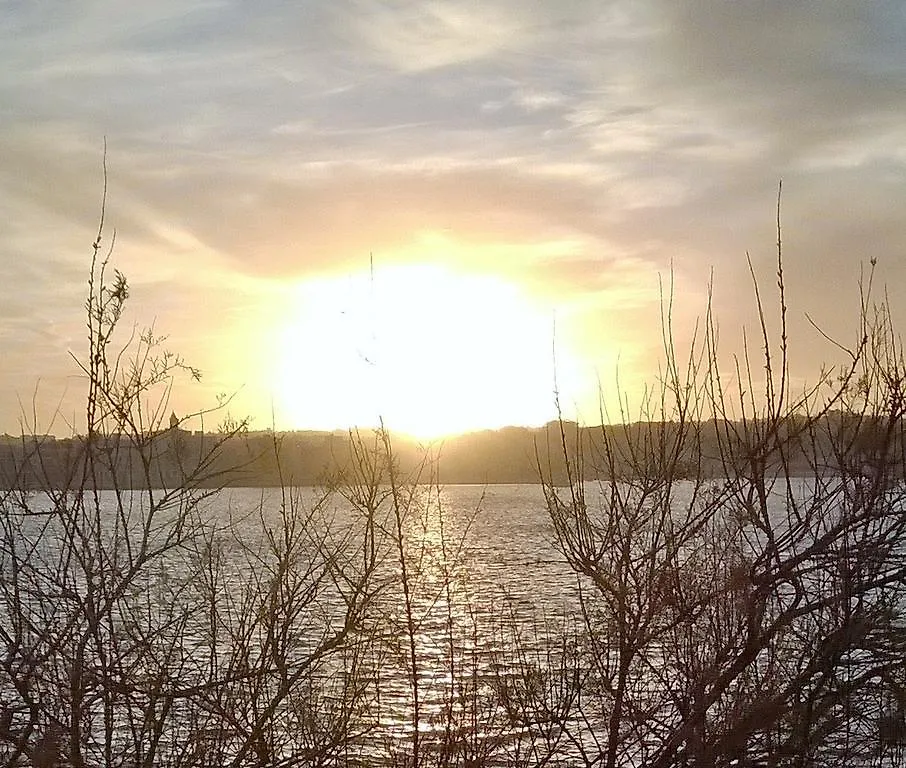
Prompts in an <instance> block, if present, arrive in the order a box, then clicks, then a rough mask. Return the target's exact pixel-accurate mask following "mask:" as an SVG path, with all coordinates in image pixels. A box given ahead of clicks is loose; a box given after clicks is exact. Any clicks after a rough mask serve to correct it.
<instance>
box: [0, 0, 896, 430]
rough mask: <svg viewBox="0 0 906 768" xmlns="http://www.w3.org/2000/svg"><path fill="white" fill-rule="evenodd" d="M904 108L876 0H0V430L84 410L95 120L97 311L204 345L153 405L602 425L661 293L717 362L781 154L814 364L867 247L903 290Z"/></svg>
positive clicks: (889, 37)
mask: <svg viewBox="0 0 906 768" xmlns="http://www.w3.org/2000/svg"><path fill="white" fill-rule="evenodd" d="M904 115H906V6H904V5H903V4H902V3H901V2H899V0H897V1H896V2H881V1H880V0H879V1H877V2H863V1H862V0H859V1H854V0H835V2H824V1H821V2H819V1H817V0H811V1H810V0H802V1H801V2H778V1H775V0H759V1H758V2H755V1H754V0H734V1H732V2H731V1H729V0H727V1H725V2H718V1H717V0H713V1H711V2H707V1H705V0H689V2H677V1H676V0H638V1H633V2H630V1H628V0H627V1H620V0H617V1H613V2H607V1H606V0H595V1H594V2H591V1H589V2H585V1H584V0H561V1H560V2H557V3H553V2H539V1H538V0H485V1H484V2H481V3H478V2H474V0H473V1H471V2H468V1H467V0H433V1H432V0H426V1H424V2H378V1H377V0H304V1H300V2H295V3H291V2H275V1H273V0H261V1H260V2H257V3H246V2H238V0H237V1H232V0H206V1H204V2H196V1H194V0H179V2H176V0H159V2H155V3H145V4H136V3H132V2H113V1H112V0H94V1H86V0H69V1H68V2H65V3H63V2H45V3H32V2H25V0H7V2H4V3H2V5H0V210H2V211H3V212H4V216H3V224H2V226H0V284H2V285H3V286H4V289H5V290H4V292H3V300H2V302H0V359H2V361H3V375H2V377H0V432H4V431H5V432H9V433H19V432H20V431H21V430H22V429H23V428H26V429H32V428H37V429H38V431H41V432H44V431H47V432H54V433H56V434H61V433H67V432H69V431H72V430H78V429H80V428H82V427H81V424H82V423H83V418H84V417H83V416H82V415H81V414H82V412H83V411H84V406H83V404H82V398H83V397H84V386H85V381H84V377H83V376H81V375H80V371H79V368H78V365H77V362H76V361H77V360H84V359H85V350H86V341H85V319H84V302H85V298H86V290H87V289H86V280H87V272H88V265H89V259H90V255H91V243H92V241H93V239H94V236H95V234H96V231H97V225H98V215H99V211H100V205H101V197H102V190H103V171H102V164H103V156H104V144H105V141H106V148H107V149H106V162H107V182H108V197H107V203H106V238H107V239H105V241H104V242H105V243H109V242H110V237H111V236H112V235H113V233H114V231H115V236H116V240H115V246H114V249H113V253H112V255H111V263H112V265H113V266H115V267H116V268H118V269H120V270H121V271H122V272H123V273H124V274H125V275H126V276H127V278H128V280H129V284H130V299H129V302H128V311H127V313H126V316H125V317H124V318H123V320H122V321H121V322H122V325H123V328H124V330H125V331H126V336H128V334H129V333H131V330H132V329H134V328H135V329H140V328H144V327H146V326H153V328H154V332H155V334H158V335H160V336H165V337H166V339H165V341H163V342H162V345H161V348H162V349H163V348H165V349H168V350H172V351H175V352H178V353H179V354H180V355H181V356H182V357H183V358H185V360H186V361H187V362H188V363H190V364H191V365H193V366H196V367H198V368H199V369H200V370H201V371H202V379H201V381H200V382H194V383H193V382H191V381H187V380H185V377H179V376H177V377H176V379H175V381H174V385H173V388H172V390H171V391H170V394H169V401H168V402H167V403H166V406H165V407H166V409H168V410H169V409H171V410H173V411H175V412H177V414H178V415H179V416H180V417H182V416H187V415H188V414H190V413H193V412H195V411H197V410H200V409H204V408H207V407H210V406H213V405H216V404H217V403H218V402H220V401H221V400H222V398H224V397H226V401H225V405H224V406H223V407H222V408H220V409H219V410H217V411H215V412H213V413H211V414H209V415H208V416H207V417H206V419H207V421H205V422H204V427H205V428H210V427H213V425H215V424H216V423H217V422H218V420H223V419H225V418H233V419H237V418H245V417H249V418H250V419H251V424H252V426H253V427H254V428H267V427H272V426H274V427H277V428H278V429H284V428H317V429H331V428H345V427H348V426H352V425H354V424H357V425H359V426H366V425H368V424H369V423H374V420H375V418H376V416H379V417H381V418H384V419H385V420H386V421H387V422H388V424H389V425H390V426H397V427H399V428H400V429H402V430H403V431H410V432H412V433H421V434H424V435H432V434H442V433H444V432H449V431H457V430H461V429H473V428H480V427H496V426H501V425H503V424H538V423H543V422H544V421H546V420H547V419H548V418H551V417H552V416H553V415H555V414H556V412H557V402H558V401H559V404H560V408H561V410H562V411H563V412H564V413H565V414H566V415H568V416H577V417H578V418H580V419H581V420H583V421H585V422H589V423H593V422H595V421H599V420H600V418H601V416H602V408H601V404H602V403H603V404H604V405H605V407H606V414H605V418H609V419H610V420H614V418H615V416H614V414H615V412H617V411H618V408H616V407H615V405H614V403H616V402H617V401H616V400H615V398H616V397H617V396H618V395H625V397H626V398H627V399H628V401H629V402H630V404H631V406H630V407H634V404H635V403H638V402H640V400H641V399H642V395H641V393H642V392H643V389H642V387H643V385H644V383H645V382H651V381H654V380H656V378H657V376H658V372H659V369H661V368H662V366H663V363H662V362H661V361H662V358H663V342H662V334H661V327H662V324H661V307H662V306H663V303H664V301H665V296H667V297H668V298H669V295H670V294H671V293H672V297H673V298H672V302H673V303H672V315H673V328H674V332H675V334H676V338H677V345H678V347H679V348H681V349H682V348H685V347H686V346H687V345H688V343H689V339H690V338H691V336H692V333H693V329H694V327H695V323H696V320H701V318H702V317H704V314H705V312H706V309H707V303H708V297H709V294H710V295H711V302H712V307H713V314H714V316H715V317H716V318H718V322H719V328H720V336H721V339H720V341H721V349H722V350H723V351H724V353H725V354H726V356H727V357H726V359H727V360H728V361H731V360H732V356H733V354H734V353H739V352H740V349H741V347H740V345H741V339H742V329H743V328H748V329H749V330H748V333H749V334H750V338H751V333H752V331H753V323H754V321H755V314H754V310H753V298H752V297H753V290H752V282H751V277H750V275H749V269H748V266H747V258H746V254H747V253H748V255H749V257H750V259H751V262H752V265H753V268H754V270H755V272H756V274H757V275H758V276H759V277H760V279H761V283H762V293H763V295H764V296H765V297H766V303H767V305H768V309H769V314H771V313H773V308H774V307H775V305H776V300H775V298H774V297H773V294H772V291H771V288H772V286H773V284H774V281H775V278H774V271H775V260H776V239H777V237H776V221H775V216H776V210H775V206H776V202H777V193H778V184H779V183H780V181H781V179H782V182H783V203H782V216H783V244H784V245H783V247H784V267H785V273H784V274H785V279H786V288H787V302H788V304H789V321H790V339H791V341H790V345H791V346H790V349H791V371H792V374H793V377H794V380H795V381H796V382H807V381H808V380H809V379H810V378H811V379H814V377H815V376H816V375H817V371H818V369H819V366H820V364H821V363H822V362H826V363H833V362H834V356H835V354H837V352H838V350H836V348H835V347H834V346H833V345H832V344H830V343H829V342H827V341H826V340H825V339H824V338H823V336H822V335H821V334H819V333H817V332H816V331H815V330H814V329H813V328H812V327H811V326H810V325H809V323H808V322H807V320H806V317H810V318H811V319H812V320H813V321H814V322H815V323H817V324H818V325H819V326H820V327H821V329H822V330H823V331H824V332H825V333H826V334H828V335H830V336H832V337H834V338H836V339H840V340H841V341H843V342H849V341H852V339H853V336H854V334H855V333H856V328H857V323H856V321H857V317H858V309H859V279H860V274H861V270H863V269H865V268H867V265H868V263H869V261H870V260H871V259H877V262H878V266H877V275H876V283H877V284H878V285H880V286H882V287H886V289H887V291H888V295H889V298H890V302H891V306H892V308H893V310H894V314H895V315H896V313H897V312H898V311H900V309H901V308H902V306H903V300H904V298H906V227H904V226H903V212H904V211H906V121H904V119H903V116H904ZM726 364H727V365H728V371H732V363H730V362H728V363H726ZM555 393H556V394H555ZM219 398H220V399H219ZM199 424H200V421H199V420H198V419H195V420H193V421H192V425H193V426H195V427H196V428H197V427H198V426H199Z"/></svg>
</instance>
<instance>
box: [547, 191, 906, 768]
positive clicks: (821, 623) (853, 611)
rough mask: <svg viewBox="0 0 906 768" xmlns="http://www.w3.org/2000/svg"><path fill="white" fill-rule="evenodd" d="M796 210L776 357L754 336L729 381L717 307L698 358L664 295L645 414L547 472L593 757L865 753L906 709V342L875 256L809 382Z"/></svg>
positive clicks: (816, 760)
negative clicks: (801, 386) (578, 629)
mask: <svg viewBox="0 0 906 768" xmlns="http://www.w3.org/2000/svg"><path fill="white" fill-rule="evenodd" d="M779 213H780V209H779V202H778V248H777V286H778V303H779V307H780V310H779V324H778V325H779V331H778V338H777V339H772V338H771V336H770V334H769V331H768V323H767V321H766V319H765V311H764V308H763V305H762V301H761V298H760V296H759V294H758V289H757V282H756V304H757V308H758V311H759V314H760V316H761V318H762V320H761V343H762V355H761V363H762V364H761V365H756V364H755V363H754V362H750V360H749V355H748V351H747V350H746V351H744V354H743V356H742V360H741V362H739V363H738V364H737V368H736V375H735V377H733V378H735V381H734V383H733V385H732V386H731V385H730V382H729V380H728V379H727V377H726V376H725V375H724V374H723V373H722V370H721V367H720V365H719V359H718V351H717V343H716V337H717V334H716V329H715V322H714V320H713V318H711V317H710V315H709V317H708V319H707V322H706V323H705V327H704V329H703V332H702V333H701V335H700V337H699V339H698V341H697V342H696V343H695V345H694V346H693V349H692V352H691V354H690V355H689V362H688V364H687V365H685V366H681V365H680V364H679V362H678V357H677V354H676V353H675V351H674V350H675V346H674V343H673V339H672V333H671V331H670V327H669V302H667V316H666V319H665V324H664V328H665V333H664V339H665V350H666V355H665V367H664V376H663V378H662V381H661V388H660V390H659V391H658V392H657V396H656V397H654V398H652V400H651V401H649V406H648V407H649V410H647V411H646V412H644V413H643V414H642V421H643V422H644V423H643V424H636V425H634V426H625V427H624V433H623V434H622V435H620V434H619V432H618V431H616V430H612V429H602V431H601V436H600V437H599V438H598V439H596V440H595V441H594V442H593V443H592V444H591V445H590V446H586V447H585V448H584V450H585V451H595V456H594V459H595V465H596V469H597V471H598V473H599V475H598V476H599V477H600V478H602V479H601V480H599V481H597V482H595V483H585V482H583V477H582V475H581V468H582V466H583V464H582V462H581V461H580V460H579V459H580V458H581V457H578V456H577V454H576V453H575V452H570V453H569V459H570V463H571V467H572V471H571V477H572V480H571V482H570V483H569V484H568V487H567V488H566V489H565V490H564V489H562V488H558V487H555V486H554V485H553V484H552V483H551V484H549V485H548V486H547V489H546V491H547V497H548V507H549V510H550V515H551V519H552V521H553V525H554V527H555V530H556V533H557V538H558V542H559V546H560V549H561V551H562V552H563V554H564V555H565V556H566V558H567V559H568V561H569V563H570V565H571V566H572V568H573V569H574V570H575V572H576V573H577V574H578V576H579V578H580V583H581V586H582V590H583V602H582V616H583V618H584V621H585V633H584V638H583V642H582V649H581V658H580V660H579V661H578V663H577V667H576V669H577V672H578V673H580V677H579V680H580V687H581V692H580V694H579V696H578V697H577V702H576V705H575V706H574V712H573V716H572V717H571V718H570V719H569V720H567V721H566V722H564V727H565V729H566V730H567V731H570V732H571V733H572V740H573V741H574V742H575V744H576V745H577V747H578V749H577V750H576V754H578V755H580V756H581V758H582V760H583V761H584V763H585V764H586V765H604V766H608V767H615V766H620V765H627V764H644V765H646V766H655V767H657V768H664V767H666V766H679V765H683V766H685V765H690V766H691V765H695V766H699V765H731V764H749V763H747V762H746V761H761V762H759V763H758V764H765V765H790V766H793V765H795V766H802V765H810V766H811V765H828V766H832V765H842V764H849V763H850V761H854V760H857V759H862V760H865V759H868V758H871V757H872V756H873V755H874V754H875V753H876V750H877V747H878V743H879V733H878V724H879V723H882V724H889V723H890V722H893V721H892V720H891V719H890V718H891V717H892V716H895V717H899V713H900V712H902V709H901V706H902V705H901V704H900V703H899V699H897V694H898V692H899V691H901V690H902V687H901V683H900V682H898V681H899V680H900V679H901V678H902V659H903V657H904V656H903V655H904V652H906V633H904V627H903V623H902V616H901V613H902V608H903V589H904V587H903V584H904V577H906V560H904V552H906V487H904V483H903V480H904V476H903V467H904V462H903V450H904V446H906V443H904V439H903V408H904V402H906V401H904V396H906V369H904V363H903V354H902V348H901V346H900V342H899V339H898V337H897V336H896V334H895V332H894V330H893V327H892V324H891V320H890V313H889V311H888V308H887V307H886V306H885V305H884V304H883V303H882V304H881V305H879V306H875V305H873V304H871V276H872V272H873V266H874V265H873V264H872V272H869V274H868V278H867V280H866V282H865V284H863V286H862V289H863V290H862V296H863V302H862V312H861V316H860V318H859V320H858V335H857V338H856V340H855V342H854V344H853V345H851V346H845V345H838V347H839V349H841V350H842V351H843V353H844V354H845V361H844V364H843V365H842V366H841V367H840V368H838V369H836V370H834V371H827V372H825V373H823V374H822V376H821V377H820V379H819V381H818V383H817V384H816V385H815V386H814V387H813V388H812V389H810V390H807V391H805V392H804V393H800V394H794V393H793V392H792V391H791V386H790V379H789V373H788V364H789V353H788V346H787V332H786V313H787V304H786V292H785V285H784V277H783V258H782V247H781V242H780V219H779ZM753 278H754V273H753ZM761 371H764V379H763V381H761ZM759 388H760V389H761V395H760V396H759V395H758V394H757V391H758V390H759ZM624 416H628V414H624ZM625 420H626V421H627V422H628V421H629V419H628V418H626V419H625ZM566 443H567V441H566V439H565V437H564V445H566ZM891 707H893V709H891ZM892 713H895V714H893V715H892ZM879 717H881V718H887V719H886V720H879V719H878V718H879ZM882 730H884V733H881V734H880V737H881V740H882V741H885V743H887V744H888V745H889V742H890V741H891V738H890V733H891V729H890V728H889V727H887V728H886V730H885V729H882ZM734 760H737V761H739V762H738V763H733V761H734ZM753 764H754V763H753Z"/></svg>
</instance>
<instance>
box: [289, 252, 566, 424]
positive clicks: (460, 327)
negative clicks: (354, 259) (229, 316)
mask: <svg viewBox="0 0 906 768" xmlns="http://www.w3.org/2000/svg"><path fill="white" fill-rule="evenodd" d="M286 314H287V316H286V318H285V323H284V325H283V327H282V329H281V331H280V337H279V343H278V347H277V349H278V356H279V359H278V361H277V366H276V370H275V371H274V388H275V394H274V397H275V410H276V417H277V421H278V423H279V424H281V425H282V426H284V427H285V428H295V429H302V428H309V429H336V428H349V427H371V426H375V425H377V424H379V423H383V424H384V425H385V426H386V427H387V428H389V429H391V430H393V431H397V432H402V433H406V434H409V435H412V436H414V437H418V438H423V439H429V438H437V437H441V436H444V435H448V434H453V433H460V432H466V431H471V430H475V429H486V428H496V427H501V426H505V425H509V424H519V425H536V424H541V423H544V422H545V421H547V420H549V419H551V418H554V417H555V416H556V405H555V398H554V387H555V378H558V377H559V378H560V379H561V380H562V378H563V377H564V376H568V375H569V374H568V372H567V369H569V368H570V365H569V362H570V360H569V355H568V353H567V351H565V350H561V349H557V352H556V355H555V354H554V343H553V342H554V339H553V333H554V321H553V313H552V311H551V310H546V309H544V308H542V307H540V306H538V305H537V304H535V303H534V302H533V301H532V300H531V299H530V297H529V296H527V295H526V294H525V293H524V292H523V291H522V290H521V289H520V287H519V286H518V285H517V284H516V283H513V282H508V281H505V280H503V279H500V278H497V277H491V276H487V275H477V274H467V273H461V272H457V271H454V270H453V269H451V268H448V267H443V266H439V265H425V264H422V265H404V266H388V267H382V268H378V269H375V270H373V271H370V270H366V271H364V272H362V273H360V274H356V275H351V276H347V277H344V278H331V279H320V280H313V281H307V282H305V283H301V284H300V285H298V286H297V287H296V288H295V289H294V291H293V296H292V301H291V306H290V307H289V308H288V310H287V313H286ZM555 359H556V360H557V366H558V370H557V372H556V373H557V377H555V370H554V360H555Z"/></svg>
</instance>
